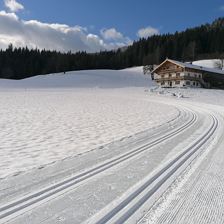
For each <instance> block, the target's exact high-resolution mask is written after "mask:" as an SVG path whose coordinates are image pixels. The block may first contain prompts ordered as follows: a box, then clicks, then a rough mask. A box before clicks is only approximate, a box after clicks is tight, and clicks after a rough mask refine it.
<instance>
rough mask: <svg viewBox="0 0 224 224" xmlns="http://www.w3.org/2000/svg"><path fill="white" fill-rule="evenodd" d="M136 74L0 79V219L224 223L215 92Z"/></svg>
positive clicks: (222, 128) (223, 108)
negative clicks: (165, 84) (158, 84)
mask: <svg viewBox="0 0 224 224" xmlns="http://www.w3.org/2000/svg"><path fill="white" fill-rule="evenodd" d="M196 63H202V64H203V65H205V64H208V63H210V65H212V63H211V61H204V62H203V61H202V62H196ZM141 72H142V68H132V69H125V70H122V71H107V70H100V71H82V72H70V73H67V74H65V75H63V74H56V75H49V76H39V77H34V78H30V79H27V80H22V81H9V80H1V81H0V105H1V107H0V113H1V117H0V127H1V130H2V131H1V133H0V139H1V146H0V148H1V150H0V157H1V162H0V168H1V169H0V177H1V178H2V180H0V223H16V224H17V223H38V224H39V223H52V224H53V223H137V222H138V223H150V224H151V223H159V224H160V223H178V224H179V223H223V222H224V218H223V217H224V215H223V207H224V203H223V191H224V188H223V186H224V185H223V179H224V172H223V171H222V170H223V168H224V167H223V164H224V163H223V161H224V157H223V150H222V149H223V147H224V140H223V139H224V138H223V133H224V121H223V114H224V100H223V97H224V91H223V90H205V89H168V90H167V89H166V90H164V89H163V90H162V89H156V88H155V87H153V83H152V81H151V80H150V77H147V76H144V75H142V74H141ZM180 93H181V94H182V95H183V98H178V97H177V95H180ZM205 186H206V187H205Z"/></svg>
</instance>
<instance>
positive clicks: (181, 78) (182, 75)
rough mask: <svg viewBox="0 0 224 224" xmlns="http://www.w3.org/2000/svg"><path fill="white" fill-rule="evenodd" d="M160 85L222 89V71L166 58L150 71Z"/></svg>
mask: <svg viewBox="0 0 224 224" xmlns="http://www.w3.org/2000/svg"><path fill="white" fill-rule="evenodd" d="M152 75H153V79H154V80H155V81H156V82H157V84H158V85H159V86H161V87H166V88H171V87H196V88H200V87H204V88H222V89H224V71H223V70H218V69H212V68H206V67H201V66H197V65H192V64H191V63H183V62H179V61H175V60H171V59H166V60H165V61H164V62H163V63H161V64H160V65H159V66H157V67H156V68H155V69H154V70H153V71H152Z"/></svg>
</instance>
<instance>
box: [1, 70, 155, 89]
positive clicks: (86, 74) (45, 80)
mask: <svg viewBox="0 0 224 224" xmlns="http://www.w3.org/2000/svg"><path fill="white" fill-rule="evenodd" d="M152 85H153V83H152V81H151V78H150V76H146V75H143V72H142V67H135V68H128V69H124V70H118V71H116V70H87V71H73V72H67V73H65V74H64V73H58V74H50V75H43V76H41V75H40V76H35V77H31V78H27V79H23V80H6V79H3V80H0V89H1V88H125V87H148V86H152Z"/></svg>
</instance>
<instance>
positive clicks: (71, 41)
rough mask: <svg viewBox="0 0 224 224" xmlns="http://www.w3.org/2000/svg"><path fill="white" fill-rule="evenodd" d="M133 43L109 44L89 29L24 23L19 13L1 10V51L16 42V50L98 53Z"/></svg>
mask: <svg viewBox="0 0 224 224" xmlns="http://www.w3.org/2000/svg"><path fill="white" fill-rule="evenodd" d="M130 42H131V40H130V39H129V38H126V37H123V38H121V39H119V40H117V41H105V40H104V39H103V38H100V36H98V35H95V34H91V33H88V30H87V28H85V27H81V26H74V27H71V26H68V25H65V24H50V23H43V22H40V21H37V20H29V21H24V20H21V19H20V18H19V17H18V16H17V15H16V14H15V13H7V12H5V11H0V48H3V49H5V48H6V47H7V46H8V45H9V44H10V43H12V44H13V45H14V46H15V47H25V46H27V47H29V48H36V47H37V48H39V49H49V50H58V51H63V52H66V51H70V50H71V51H72V52H77V51H86V52H98V51H100V50H111V49H116V48H118V47H123V46H126V45H127V44H128V43H130Z"/></svg>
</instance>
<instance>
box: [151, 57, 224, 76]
mask: <svg viewBox="0 0 224 224" xmlns="http://www.w3.org/2000/svg"><path fill="white" fill-rule="evenodd" d="M167 61H169V62H171V63H173V64H176V65H179V66H181V67H183V68H191V69H197V70H201V71H204V72H211V73H216V74H222V75H224V70H219V69H214V68H207V67H202V66H198V65H193V64H191V63H186V62H185V63H184V62H180V61H176V60H171V59H166V60H165V61H164V62H163V63H161V64H160V65H159V66H158V67H157V68H155V69H154V70H153V71H152V73H154V72H155V71H156V70H157V69H158V68H159V67H161V66H162V65H163V64H164V63H166V62H167Z"/></svg>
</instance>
